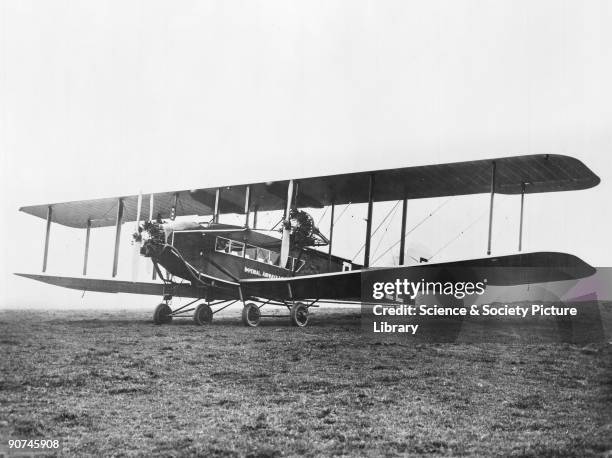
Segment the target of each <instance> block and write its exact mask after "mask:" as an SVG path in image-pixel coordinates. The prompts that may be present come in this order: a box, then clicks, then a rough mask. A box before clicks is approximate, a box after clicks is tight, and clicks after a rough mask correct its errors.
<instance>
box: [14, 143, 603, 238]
mask: <svg viewBox="0 0 612 458" xmlns="http://www.w3.org/2000/svg"><path fill="white" fill-rule="evenodd" d="M493 162H495V164H496V186H495V191H496V192H498V193H501V194H519V193H521V188H522V183H526V186H525V192H526V193H538V192H552V191H571V190H578V189H587V188H591V187H593V186H596V185H597V184H598V183H599V181H600V180H599V177H598V176H597V175H595V174H594V173H593V172H592V171H591V170H590V169H589V168H588V167H586V166H585V165H584V164H583V163H582V162H580V161H579V160H578V159H575V158H573V157H568V156H560V155H554V154H540V155H530V156H516V157H505V158H499V159H486V160H478V161H467V162H454V163H449V164H438V165H426V166H418V167H406V168H400V169H388V170H376V171H367V172H357V173H345V174H341V175H329V176H320V177H311V178H300V179H298V180H297V183H298V186H297V189H298V193H297V198H296V203H297V206H298V207H313V208H317V207H323V206H326V205H331V204H332V203H333V204H336V205H342V204H348V203H364V202H367V201H368V183H369V180H370V176H372V175H374V179H375V185H374V196H373V200H374V201H376V202H381V201H389V200H400V199H404V198H406V199H419V198H424V197H441V196H455V195H465V194H479V193H485V192H489V191H490V186H491V164H492V163H493ZM287 183H288V180H282V181H275V182H263V183H250V184H242V185H236V186H230V187H223V188H222V189H221V192H220V195H219V212H220V213H221V214H225V213H243V212H244V207H245V188H246V186H250V208H251V209H258V210H263V211H269V210H282V209H283V208H284V207H285V198H286V194H287ZM216 190H217V188H204V189H193V190H183V191H176V192H162V193H156V194H154V209H153V215H152V217H153V218H154V217H156V216H157V215H158V214H160V215H161V216H162V217H164V218H166V217H168V216H169V215H170V214H171V211H172V207H174V202H175V201H176V208H175V214H176V216H185V215H210V214H212V212H213V208H214V206H215V198H216V196H215V195H216ZM118 199H119V198H118V197H116V198H107V199H94V200H83V201H76V202H64V203H55V204H45V205H33V206H28V207H22V208H20V210H21V211H23V212H26V213H29V214H31V215H34V216H38V217H40V218H46V217H47V210H48V208H49V206H51V207H52V209H53V211H52V218H51V219H52V221H53V222H55V223H59V224H63V225H65V226H71V227H86V225H87V220H90V221H91V226H92V227H102V226H112V225H114V224H115V213H116V206H117V203H118ZM121 199H122V201H123V205H124V212H123V221H135V219H136V207H137V202H138V196H135V195H133V196H123V197H121ZM146 200H147V199H145V202H144V203H143V209H142V215H143V219H144V218H145V217H147V218H149V219H151V215H149V211H148V209H149V203H148V202H146Z"/></svg>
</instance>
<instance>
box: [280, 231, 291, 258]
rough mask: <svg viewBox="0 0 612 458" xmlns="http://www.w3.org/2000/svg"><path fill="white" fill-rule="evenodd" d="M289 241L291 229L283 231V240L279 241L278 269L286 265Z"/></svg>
mask: <svg viewBox="0 0 612 458" xmlns="http://www.w3.org/2000/svg"><path fill="white" fill-rule="evenodd" d="M290 239H291V229H287V228H285V229H283V238H282V241H281V252H280V264H279V265H280V267H285V266H286V265H287V260H288V259H289V243H290Z"/></svg>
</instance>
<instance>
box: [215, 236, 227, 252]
mask: <svg viewBox="0 0 612 458" xmlns="http://www.w3.org/2000/svg"><path fill="white" fill-rule="evenodd" d="M215 251H220V252H222V253H228V252H229V240H228V239H224V238H221V237H217V244H216V245H215Z"/></svg>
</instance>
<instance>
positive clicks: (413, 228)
mask: <svg viewBox="0 0 612 458" xmlns="http://www.w3.org/2000/svg"><path fill="white" fill-rule="evenodd" d="M451 200H453V197H449V198H448V199H446V200H445V201H444V202H442V203H441V204H440V205H438V206H437V207H436V208H435V209H434V211H432V212H431V213H430V214H429V215H427V216H426V217H425V218H423V219H422V220H421V221H419V222H418V223H417V224H416V225H414V226H412V228H410V229H409V230H408V231H407V232H406V233H405V234H404V237H407V236H408V235H410V234H411V233H412V232H414V231H415V230H416V229H417V228H418V227H419V226H421V225H422V224H423V223H424V222H425V221H427V220H428V219H429V218H431V217H432V216H433V215H435V214H436V213H437V212H438V210H440V209H441V208H442V207H444V206H445V205H446V204H447V203H449V202H450V201H451ZM400 242H401V239H400V240H398V241H397V242H395V243H394V244H393V245H391V246H390V247H389V248H387V249H386V250H385V251H384V252H383V253H382V254H381V255H380V256H379V257H377V258H376V259H375V260H374V261H373V262H372V264H375V263H376V262H377V261H379V260H380V258H382V257H383V256H384V255H386V254H387V253H388V252H389V251H391V250H392V249H393V248H395V247H396V246H397V245H398V244H399V243H400Z"/></svg>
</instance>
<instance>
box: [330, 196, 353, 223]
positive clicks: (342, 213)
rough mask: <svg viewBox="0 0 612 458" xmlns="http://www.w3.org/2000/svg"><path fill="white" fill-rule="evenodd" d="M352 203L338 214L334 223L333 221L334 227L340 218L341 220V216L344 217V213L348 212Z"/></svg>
mask: <svg viewBox="0 0 612 458" xmlns="http://www.w3.org/2000/svg"><path fill="white" fill-rule="evenodd" d="M352 203H353V202H349V203H348V204H347V205H346V207H344V209H343V210H342V211H341V212H340V214H339V215H338V217H337V218H336V221H334V226H335V225H336V224H337V223H338V221H340V218H342V215H344V214H345V213H346V211H347V210H348V208H349V207H350V206H351V204H352Z"/></svg>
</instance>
